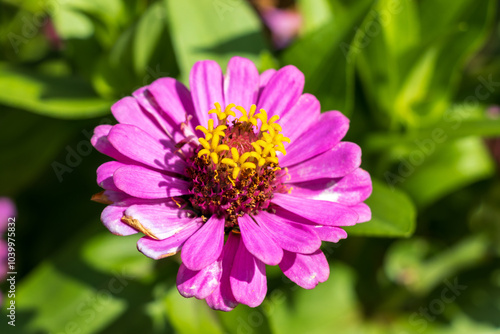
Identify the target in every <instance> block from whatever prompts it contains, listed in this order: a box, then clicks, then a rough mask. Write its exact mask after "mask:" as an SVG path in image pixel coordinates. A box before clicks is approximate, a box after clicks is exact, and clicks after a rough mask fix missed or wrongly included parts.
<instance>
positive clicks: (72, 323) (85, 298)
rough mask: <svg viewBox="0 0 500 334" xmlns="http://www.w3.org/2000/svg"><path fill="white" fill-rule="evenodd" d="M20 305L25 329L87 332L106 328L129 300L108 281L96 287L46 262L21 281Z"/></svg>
mask: <svg viewBox="0 0 500 334" xmlns="http://www.w3.org/2000/svg"><path fill="white" fill-rule="evenodd" d="M68 260H69V261H71V259H68ZM16 306H17V312H18V314H17V316H18V319H17V324H18V326H19V327H21V330H22V332H23V333H40V332H43V333H49V332H50V333H60V332H77V331H78V332H79V333H81V334H85V333H96V332H97V331H99V330H100V329H103V328H104V327H105V326H106V325H107V324H109V323H110V322H112V321H113V320H114V319H116V318H117V317H118V316H119V315H120V314H121V313H122V312H123V311H124V310H125V308H126V303H125V302H124V301H123V300H120V299H118V298H116V297H114V296H113V295H112V293H110V291H109V290H108V289H107V286H106V285H103V286H102V289H95V288H92V287H91V286H88V285H86V284H84V283H82V282H81V281H80V280H79V279H78V278H74V277H71V276H68V275H67V274H65V273H63V272H61V271H60V270H59V269H58V268H57V266H56V265H55V264H54V263H51V262H45V263H43V264H42V265H40V266H39V267H38V268H37V269H35V270H34V271H33V272H32V273H31V275H30V276H29V277H28V278H27V279H26V280H24V281H23V282H22V283H21V284H19V286H18V290H17V295H16Z"/></svg>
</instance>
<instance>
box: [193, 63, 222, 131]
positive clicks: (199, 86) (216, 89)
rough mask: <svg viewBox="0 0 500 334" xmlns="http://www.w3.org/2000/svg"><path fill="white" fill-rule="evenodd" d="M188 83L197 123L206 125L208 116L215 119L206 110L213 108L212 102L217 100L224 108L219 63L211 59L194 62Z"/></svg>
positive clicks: (213, 115) (214, 117)
mask: <svg viewBox="0 0 500 334" xmlns="http://www.w3.org/2000/svg"><path fill="white" fill-rule="evenodd" d="M189 85H190V87H191V96H192V97H193V104H194V107H195V111H196V115H197V117H198V120H199V123H200V125H202V126H207V123H208V120H209V118H212V119H214V120H215V119H216V116H215V114H211V116H209V115H208V111H209V110H210V109H213V108H214V103H215V102H219V103H220V105H221V106H222V107H223V108H224V94H223V90H222V85H223V77H222V71H221V69H220V66H219V64H217V62H215V61H213V60H203V61H199V62H197V63H196V64H194V65H193V68H192V69H191V73H190V75H189Z"/></svg>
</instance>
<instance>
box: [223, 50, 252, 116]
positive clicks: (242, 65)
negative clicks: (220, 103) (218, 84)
mask: <svg viewBox="0 0 500 334" xmlns="http://www.w3.org/2000/svg"><path fill="white" fill-rule="evenodd" d="M258 89H259V71H257V68H256V67H255V65H254V63H253V62H252V61H251V60H249V59H246V58H242V57H233V58H231V60H229V63H228V64H227V71H226V77H225V78H224V99H225V101H226V104H229V103H234V104H236V105H237V106H242V107H243V108H245V109H248V108H250V106H251V105H252V104H255V103H256V101H257V93H258Z"/></svg>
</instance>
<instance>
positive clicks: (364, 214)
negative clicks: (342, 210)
mask: <svg viewBox="0 0 500 334" xmlns="http://www.w3.org/2000/svg"><path fill="white" fill-rule="evenodd" d="M349 209H351V210H353V211H356V213H357V214H358V217H359V218H358V223H365V222H368V221H370V220H372V211H371V209H370V207H369V206H368V205H366V204H365V203H359V204H356V205H353V206H350V207H349Z"/></svg>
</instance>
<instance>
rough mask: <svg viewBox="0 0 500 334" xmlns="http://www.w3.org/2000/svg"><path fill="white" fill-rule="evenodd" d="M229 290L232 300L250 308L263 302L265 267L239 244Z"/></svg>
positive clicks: (265, 285)
mask: <svg viewBox="0 0 500 334" xmlns="http://www.w3.org/2000/svg"><path fill="white" fill-rule="evenodd" d="M229 280H230V282H231V290H232V291H233V294H234V298H235V299H236V300H237V301H238V302H240V303H242V304H245V305H248V306H250V307H257V306H259V305H260V304H262V302H263V301H264V298H265V297H266V292H267V279H266V265H265V264H264V262H262V261H261V260H259V259H257V258H256V257H254V256H253V255H252V254H251V253H250V252H249V251H248V250H247V248H246V246H245V243H243V242H240V245H239V247H238V251H237V252H236V256H235V258H234V263H233V268H232V270H231V277H230V278H229Z"/></svg>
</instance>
